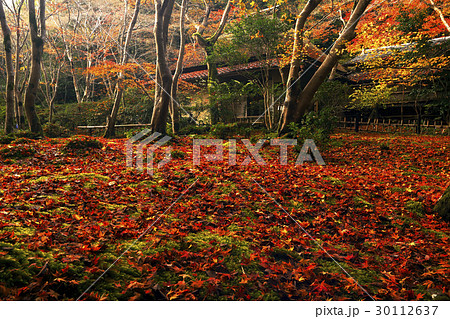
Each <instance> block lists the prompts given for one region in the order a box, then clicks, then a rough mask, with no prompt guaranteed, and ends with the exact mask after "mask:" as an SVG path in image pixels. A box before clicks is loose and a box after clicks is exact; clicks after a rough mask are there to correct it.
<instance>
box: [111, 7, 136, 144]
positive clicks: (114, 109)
mask: <svg viewBox="0 0 450 319" xmlns="http://www.w3.org/2000/svg"><path fill="white" fill-rule="evenodd" d="M140 5H141V0H138V1H136V4H135V7H134V13H133V18H132V19H131V21H130V24H129V26H128V31H127V36H126V38H125V43H124V45H123V50H122V61H121V65H124V64H126V63H127V61H128V52H127V50H128V46H129V44H130V40H131V35H132V33H133V29H134V26H135V25H136V21H137V18H138V15H139V9H140ZM123 77H124V76H123V73H121V74H119V79H118V80H117V85H116V97H115V100H114V104H113V107H112V110H111V114H110V115H109V116H108V118H107V119H106V130H105V134H104V137H106V138H112V137H115V136H116V132H115V125H116V120H117V114H118V113H119V108H120V103H121V101H122V97H123V87H122V83H121V82H122V81H123Z"/></svg>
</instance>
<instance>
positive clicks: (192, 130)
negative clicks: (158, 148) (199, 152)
mask: <svg viewBox="0 0 450 319" xmlns="http://www.w3.org/2000/svg"><path fill="white" fill-rule="evenodd" d="M210 129H211V128H210V127H209V126H206V125H201V126H200V125H188V126H185V127H183V128H181V129H180V130H179V132H178V134H180V135H191V134H198V135H201V134H206V133H208V132H209V131H210Z"/></svg>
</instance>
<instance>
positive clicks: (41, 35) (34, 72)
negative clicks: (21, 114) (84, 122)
mask: <svg viewBox="0 0 450 319" xmlns="http://www.w3.org/2000/svg"><path fill="white" fill-rule="evenodd" d="M28 14H29V23H30V34H31V59H32V60H31V72H30V77H29V80H28V87H27V90H26V92H25V113H26V116H27V120H28V126H29V129H30V131H31V132H33V133H37V134H42V126H41V123H40V121H39V117H38V116H37V113H36V107H35V103H36V93H37V90H38V87H39V80H40V78H41V59H42V55H43V53H44V43H45V0H39V19H40V32H39V30H38V23H37V20H36V8H35V5H34V0H29V1H28Z"/></svg>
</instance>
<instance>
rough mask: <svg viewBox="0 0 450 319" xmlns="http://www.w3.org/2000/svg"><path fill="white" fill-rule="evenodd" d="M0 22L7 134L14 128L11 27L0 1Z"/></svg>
mask: <svg viewBox="0 0 450 319" xmlns="http://www.w3.org/2000/svg"><path fill="white" fill-rule="evenodd" d="M0 24H1V28H2V32H3V44H4V47H5V59H6V118H5V133H6V134H9V133H11V132H12V131H13V129H14V68H13V61H12V44H11V29H10V28H9V26H8V23H7V22H6V16H5V11H4V10H3V3H2V2H1V1H0Z"/></svg>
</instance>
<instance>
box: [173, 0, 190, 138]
mask: <svg viewBox="0 0 450 319" xmlns="http://www.w3.org/2000/svg"><path fill="white" fill-rule="evenodd" d="M188 3H189V0H183V2H182V3H181V12H180V49H179V51H178V60H177V66H176V69H175V73H174V75H173V77H172V89H171V95H172V99H171V101H170V115H171V118H172V133H173V134H175V133H176V132H178V129H179V127H180V111H179V109H178V104H177V91H178V79H179V77H180V74H181V72H183V58H184V47H185V44H186V34H185V30H184V23H185V20H186V12H187V6H188Z"/></svg>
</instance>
